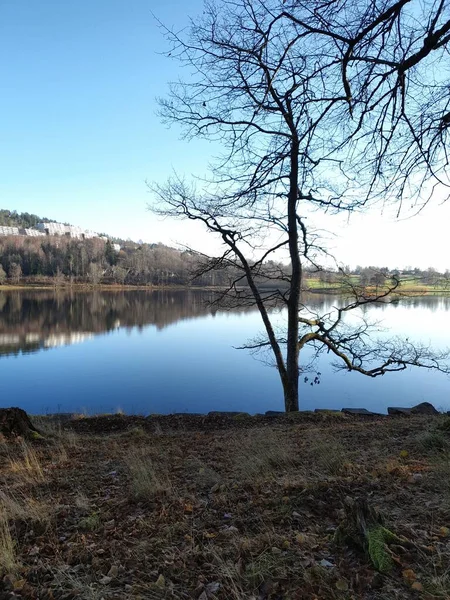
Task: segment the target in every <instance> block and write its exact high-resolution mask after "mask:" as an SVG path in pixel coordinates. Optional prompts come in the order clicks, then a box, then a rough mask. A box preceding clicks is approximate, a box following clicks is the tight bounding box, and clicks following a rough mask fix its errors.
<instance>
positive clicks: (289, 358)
mask: <svg viewBox="0 0 450 600" xmlns="http://www.w3.org/2000/svg"><path fill="white" fill-rule="evenodd" d="M298 152H299V146H298V141H297V140H296V139H294V140H293V141H292V149H291V172H290V177H289V179H290V182H289V196H288V228H289V255H290V259H291V265H292V274H291V284H290V290H289V301H288V323H287V327H288V331H287V349H286V372H287V382H286V385H284V386H283V388H284V403H285V409H286V412H292V411H296V410H298V408H299V402H298V357H299V348H298V332H299V326H298V312H299V307H300V289H301V280H302V265H301V261H300V255H299V249H298V223H297V201H298Z"/></svg>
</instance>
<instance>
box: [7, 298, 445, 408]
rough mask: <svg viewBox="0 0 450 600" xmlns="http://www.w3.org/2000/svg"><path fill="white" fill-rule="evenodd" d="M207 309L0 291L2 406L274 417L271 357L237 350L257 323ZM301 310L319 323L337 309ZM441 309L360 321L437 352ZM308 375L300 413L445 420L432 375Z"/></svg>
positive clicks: (419, 306)
mask: <svg viewBox="0 0 450 600" xmlns="http://www.w3.org/2000/svg"><path fill="white" fill-rule="evenodd" d="M211 298H212V296H211V294H210V293H206V292H200V291H158V292H145V291H123V292H106V291H102V292H100V291H94V292H67V291H63V290H61V291H53V290H40V291H33V290H30V291H28V290H24V291H2V292H0V381H1V387H0V390H1V393H0V405H1V406H2V407H7V406H20V407H21V408H23V409H25V410H26V411H28V412H30V413H32V414H47V413H54V412H84V413H87V414H96V413H110V412H116V411H118V410H121V411H123V412H125V413H133V414H149V413H172V412H191V413H207V412H209V411H212V410H224V411H225V410H230V411H246V412H250V413H257V412H264V411H266V410H282V409H283V397H282V391H281V385H280V383H279V380H278V375H277V372H276V370H275V368H274V367H273V366H272V360H271V357H270V355H268V354H266V355H263V356H258V355H257V356H254V355H252V354H251V353H250V352H249V351H248V350H238V349H235V348H236V347H237V346H241V345H244V344H245V343H246V342H249V341H250V340H252V339H255V337H257V336H258V334H259V333H261V332H262V326H261V322H260V317H259V314H258V313H257V312H256V311H254V310H240V311H230V312H227V311H221V310H217V309H212V308H211V307H210V306H208V300H211ZM304 301H305V302H307V303H308V304H309V305H312V306H313V307H314V308H315V309H316V310H317V311H319V312H323V311H326V310H330V308H331V307H332V306H333V305H336V303H338V302H339V299H338V298H333V297H332V296H325V297H323V296H319V295H310V297H308V298H307V299H305V300H304ZM449 310H450V297H436V296H426V297H421V298H417V297H416V298H409V299H408V298H405V299H402V300H401V301H399V302H397V303H395V304H383V305H378V306H376V307H372V308H370V309H369V311H368V315H369V316H370V317H372V318H375V319H376V320H380V321H382V322H383V325H384V326H385V327H386V328H388V329H389V330H390V333H391V334H392V335H402V336H407V337H409V339H410V340H417V341H421V342H425V343H431V344H433V346H435V347H436V348H443V347H446V346H447V345H448V344H449V341H450V318H449V316H450V313H449ZM273 316H274V319H275V321H278V322H281V321H282V319H283V314H282V313H279V312H278V313H274V315H273ZM304 356H305V360H306V362H307V359H308V355H307V354H305V355H304ZM317 371H320V372H321V377H320V384H317V385H311V379H309V380H308V381H307V382H306V383H305V381H304V377H303V376H301V378H300V381H301V384H300V395H301V396H300V403H301V407H300V408H301V409H302V410H311V409H314V408H335V409H341V408H342V407H344V406H346V407H364V408H367V409H369V410H374V411H378V412H386V409H387V407H388V406H412V405H414V404H417V403H419V402H423V401H429V402H432V403H433V404H434V405H435V406H436V407H437V408H439V409H442V410H449V409H450V380H449V378H448V377H447V376H446V375H443V374H441V373H436V372H429V371H425V370H423V369H409V370H407V371H404V372H401V373H395V374H386V375H384V376H383V377H378V378H376V379H372V378H368V377H364V376H363V375H360V374H358V373H346V372H337V373H336V372H334V371H333V370H332V368H331V366H330V363H329V358H328V357H327V356H326V355H325V356H322V357H321V359H320V361H319V364H318V365H317Z"/></svg>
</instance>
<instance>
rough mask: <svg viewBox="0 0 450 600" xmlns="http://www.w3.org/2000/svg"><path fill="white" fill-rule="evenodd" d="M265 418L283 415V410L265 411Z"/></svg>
mask: <svg viewBox="0 0 450 600" xmlns="http://www.w3.org/2000/svg"><path fill="white" fill-rule="evenodd" d="M264 414H265V416H266V417H280V416H281V415H284V414H285V413H284V411H283V410H266V412H265V413H264Z"/></svg>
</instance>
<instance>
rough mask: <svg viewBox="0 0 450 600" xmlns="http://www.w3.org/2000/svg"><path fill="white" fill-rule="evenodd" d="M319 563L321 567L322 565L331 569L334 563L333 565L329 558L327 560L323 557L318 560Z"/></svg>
mask: <svg viewBox="0 0 450 600" xmlns="http://www.w3.org/2000/svg"><path fill="white" fill-rule="evenodd" d="M319 565H320V566H321V567H324V568H326V569H333V568H334V567H335V565H334V564H333V563H332V562H330V561H329V560H327V559H326V558H323V559H322V560H321V561H320V562H319Z"/></svg>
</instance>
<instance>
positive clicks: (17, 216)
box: [0, 208, 56, 228]
mask: <svg viewBox="0 0 450 600" xmlns="http://www.w3.org/2000/svg"><path fill="white" fill-rule="evenodd" d="M55 222H56V221H54V220H53V219H47V218H45V217H38V215H33V214H30V213H27V212H24V213H18V212H17V211H15V210H6V209H4V208H2V209H0V225H4V226H6V227H22V228H28V227H35V226H36V225H37V223H55Z"/></svg>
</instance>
